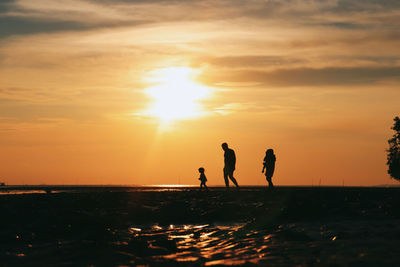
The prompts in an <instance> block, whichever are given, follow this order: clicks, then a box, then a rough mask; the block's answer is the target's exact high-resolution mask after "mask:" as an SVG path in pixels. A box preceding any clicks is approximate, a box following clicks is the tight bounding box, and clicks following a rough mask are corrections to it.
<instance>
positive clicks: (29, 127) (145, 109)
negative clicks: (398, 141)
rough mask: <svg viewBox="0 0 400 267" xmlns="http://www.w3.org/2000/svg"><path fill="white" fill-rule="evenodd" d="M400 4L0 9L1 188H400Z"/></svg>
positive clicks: (234, 2) (8, 3) (11, 1)
mask: <svg viewBox="0 0 400 267" xmlns="http://www.w3.org/2000/svg"><path fill="white" fill-rule="evenodd" d="M399 47H400V1H397V0H352V1H349V0H347V1H342V0H279V1H278V0H264V1H262V0H257V1H255V0H248V1H238V0H222V1H215V0H213V1H211V0H204V1H194V0H185V1H183V0H182V1H179V0H170V1H169V0H146V1H144V0H136V1H135V0H113V1H111V0H96V1H94V0H92V1H89V0H85V1H84V0H59V1H51V0H35V1H31V0H0V151H1V153H0V162H1V164H0V181H2V182H6V183H7V184H118V185H121V184H122V185H133V184H135V185H155V184H198V183H199V181H198V179H197V178H198V177H199V174H198V172H197V169H198V168H199V167H204V168H205V174H206V176H207V178H208V184H209V185H223V184H224V181H223V177H222V168H223V151H222V149H221V143H223V142H227V143H228V144H229V146H230V147H231V148H232V149H234V150H235V152H236V156H237V168H236V171H235V176H236V178H237V180H238V182H239V184H241V185H265V184H266V180H265V177H264V176H263V174H262V173H261V170H262V161H263V158H264V155H265V150H266V149H268V148H273V149H274V151H275V154H276V157H277V162H276V171H275V174H274V177H273V181H274V183H275V184H276V185H319V184H321V185H348V186H352V185H363V186H369V185H382V184H394V183H395V182H394V181H393V180H391V179H390V177H389V175H388V174H387V166H386V149H387V148H388V145H387V140H388V139H389V138H390V137H391V135H392V134H393V133H392V130H391V129H390V127H391V126H392V125H393V118H394V117H395V116H398V115H400V114H399V112H400V108H399V107H400V105H399V103H400V102H399V99H400V52H399Z"/></svg>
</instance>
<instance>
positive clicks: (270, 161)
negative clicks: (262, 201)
mask: <svg viewBox="0 0 400 267" xmlns="http://www.w3.org/2000/svg"><path fill="white" fill-rule="evenodd" d="M275 161H276V157H275V154H274V150H273V149H267V151H266V152H265V158H264V163H263V169H262V171H261V172H262V173H263V172H264V170H265V178H266V179H267V181H268V184H269V188H273V187H274V185H273V183H272V176H273V175H274V171H275Z"/></svg>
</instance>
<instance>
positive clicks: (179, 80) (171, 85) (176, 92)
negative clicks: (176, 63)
mask: <svg viewBox="0 0 400 267" xmlns="http://www.w3.org/2000/svg"><path fill="white" fill-rule="evenodd" d="M198 74H199V71H198V70H194V69H191V68H187V67H171V68H165V69H159V70H155V71H152V72H150V73H149V77H148V81H149V82H151V83H153V84H154V85H153V86H151V87H149V88H147V89H146V91H145V92H146V94H147V95H149V96H151V97H152V98H153V102H152V104H151V107H150V108H149V109H148V110H147V111H146V112H145V115H148V116H153V117H156V118H158V119H160V120H161V121H162V122H163V123H168V122H171V121H173V120H177V119H186V118H193V117H198V116H201V115H202V114H204V112H205V111H204V109H203V107H202V105H201V103H200V102H199V101H200V100H202V99H205V98H206V97H208V96H209V95H210V94H211V88H209V87H206V86H203V85H200V84H197V83H196V82H195V81H194V79H195V77H196V75H198Z"/></svg>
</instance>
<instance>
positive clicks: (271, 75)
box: [202, 67, 400, 86]
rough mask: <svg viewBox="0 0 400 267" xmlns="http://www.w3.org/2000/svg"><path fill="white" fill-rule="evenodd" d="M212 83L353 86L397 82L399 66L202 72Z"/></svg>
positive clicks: (204, 78) (399, 77)
mask: <svg viewBox="0 0 400 267" xmlns="http://www.w3.org/2000/svg"><path fill="white" fill-rule="evenodd" d="M202 79H203V80H206V81H208V82H212V83H215V84H217V83H234V82H239V83H243V82H252V83H259V84H262V85H266V86H337V85H344V86H346V85H347V86H352V85H363V84H364V85H368V84H373V83H378V82H382V81H386V80H394V81H396V82H400V67H379V68H367V67H358V68H356V67H355V68H322V69H311V68H297V69H277V70H274V71H269V72H266V71H246V70H242V71H229V72H220V73H219V74H211V73H208V74H204V76H203V77H202Z"/></svg>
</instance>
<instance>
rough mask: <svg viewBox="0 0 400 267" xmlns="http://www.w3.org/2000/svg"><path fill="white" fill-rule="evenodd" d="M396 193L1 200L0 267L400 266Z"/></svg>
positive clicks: (192, 193)
mask: <svg viewBox="0 0 400 267" xmlns="http://www.w3.org/2000/svg"><path fill="white" fill-rule="evenodd" d="M399 201H400V195H399V191H398V190H386V189H379V190H378V189H373V190H372V189H354V188H353V189H340V190H339V189H323V190H322V189H321V190H314V189H307V188H294V189H293V188H292V189H280V188H278V189H277V190H276V191H274V192H269V191H265V190H259V189H257V190H251V189H246V190H243V191H240V192H237V191H236V190H233V191H231V192H225V191H223V190H221V189H217V190H211V191H210V192H199V191H196V190H181V191H175V190H174V189H171V191H147V190H142V191H140V190H138V191H133V192H131V191H128V192H104V191H102V192H98V191H96V192H92V191H90V192H74V193H59V194H26V195H3V196H0V210H1V211H2V219H1V220H0V240H1V242H0V266H29V265H31V266H135V265H145V266H147V265H149V266H164V265H170V266H176V265H180V266H187V265H190V266H214V265H245V266H251V265H265V266H326V265H340V266H343V265H347V266H377V265H380V266H400V211H399V209H398V207H397V204H398V203H400V202H399Z"/></svg>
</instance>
